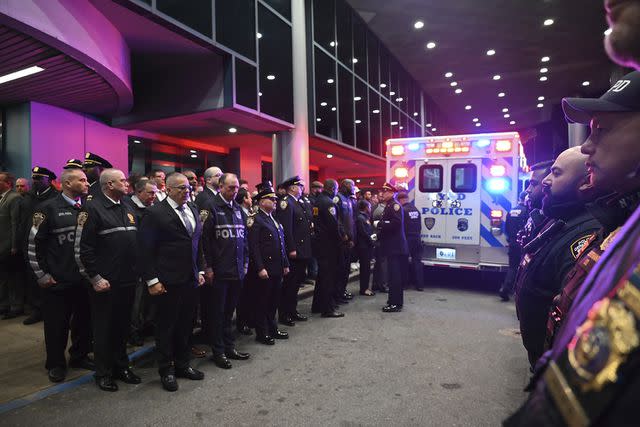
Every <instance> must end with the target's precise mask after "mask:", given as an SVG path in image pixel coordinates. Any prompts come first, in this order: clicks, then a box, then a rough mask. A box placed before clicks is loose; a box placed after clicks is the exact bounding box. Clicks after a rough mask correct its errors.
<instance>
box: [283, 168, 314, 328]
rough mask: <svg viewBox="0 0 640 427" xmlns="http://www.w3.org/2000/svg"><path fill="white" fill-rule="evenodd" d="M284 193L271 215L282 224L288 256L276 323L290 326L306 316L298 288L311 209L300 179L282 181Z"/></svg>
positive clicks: (307, 255) (307, 245)
mask: <svg viewBox="0 0 640 427" xmlns="http://www.w3.org/2000/svg"><path fill="white" fill-rule="evenodd" d="M282 186H283V187H285V188H286V189H287V195H286V196H285V197H283V198H282V199H280V201H279V202H278V207H277V210H276V212H275V218H276V219H277V220H278V222H280V224H282V228H283V230H284V241H285V247H286V252H287V257H288V258H289V263H288V264H289V268H290V270H291V271H290V272H289V274H288V275H286V276H284V283H283V286H282V296H281V298H280V306H279V309H278V317H279V320H280V323H282V324H284V325H287V326H293V325H295V323H294V322H295V321H306V320H307V317H306V316H303V315H302V314H300V313H298V309H297V306H298V289H300V284H301V283H302V282H303V280H304V279H305V274H306V271H307V264H308V263H309V259H310V258H311V230H312V224H313V223H312V221H313V220H312V212H310V211H309V209H308V207H307V206H306V205H305V201H304V199H303V198H302V193H303V191H304V182H303V181H302V179H301V178H300V177H299V176H294V177H293V178H289V179H288V180H286V181H284V182H283V183H282Z"/></svg>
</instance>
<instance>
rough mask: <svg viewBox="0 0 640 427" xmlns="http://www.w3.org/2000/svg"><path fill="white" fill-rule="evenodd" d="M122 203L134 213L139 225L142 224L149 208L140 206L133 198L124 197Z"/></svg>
mask: <svg viewBox="0 0 640 427" xmlns="http://www.w3.org/2000/svg"><path fill="white" fill-rule="evenodd" d="M122 202H123V203H124V204H126V205H127V206H128V207H129V208H130V209H131V210H132V211H133V215H134V216H135V217H136V220H137V221H138V224H140V221H142V217H143V216H144V214H145V212H146V210H147V207H148V206H144V207H140V206H138V205H137V204H136V202H134V201H133V198H132V196H124V197H123V198H122Z"/></svg>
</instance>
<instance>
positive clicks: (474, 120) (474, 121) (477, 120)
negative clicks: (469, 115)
mask: <svg viewBox="0 0 640 427" xmlns="http://www.w3.org/2000/svg"><path fill="white" fill-rule="evenodd" d="M479 121H480V119H478V118H477V117H474V118H473V120H472V122H473V123H477V122H479Z"/></svg>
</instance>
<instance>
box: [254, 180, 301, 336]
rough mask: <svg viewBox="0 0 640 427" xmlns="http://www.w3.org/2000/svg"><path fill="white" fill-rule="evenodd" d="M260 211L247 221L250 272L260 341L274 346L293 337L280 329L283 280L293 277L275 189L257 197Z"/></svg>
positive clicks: (263, 191) (265, 190)
mask: <svg viewBox="0 0 640 427" xmlns="http://www.w3.org/2000/svg"><path fill="white" fill-rule="evenodd" d="M255 198H256V200H257V202H258V206H259V208H258V212H257V213H256V214H255V215H252V216H250V217H249V218H248V219H247V227H248V230H249V231H248V233H249V273H248V280H249V281H250V282H251V287H252V296H253V300H254V304H253V314H254V322H253V323H254V326H255V328H256V341H258V342H260V343H262V344H266V345H273V344H274V343H275V340H276V339H287V338H289V334H287V333H286V332H283V331H279V330H278V324H277V322H276V310H277V309H278V303H279V300H280V295H281V292H282V290H281V286H282V278H283V277H286V276H287V275H289V274H292V273H291V272H290V271H289V257H288V256H287V253H286V243H285V233H284V229H283V226H282V225H281V224H280V223H279V222H278V221H276V220H275V218H274V217H273V211H274V210H275V207H276V203H277V198H276V193H275V192H274V191H273V189H272V188H263V189H262V191H261V192H260V193H258V195H257V196H256V197H255Z"/></svg>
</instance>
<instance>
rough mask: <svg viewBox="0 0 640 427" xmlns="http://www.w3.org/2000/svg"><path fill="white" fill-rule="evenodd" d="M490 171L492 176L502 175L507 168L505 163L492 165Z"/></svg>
mask: <svg viewBox="0 0 640 427" xmlns="http://www.w3.org/2000/svg"><path fill="white" fill-rule="evenodd" d="M489 173H490V174H491V176H495V177H501V176H505V174H506V173H507V169H506V168H505V167H504V166H503V165H492V166H491V168H489Z"/></svg>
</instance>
